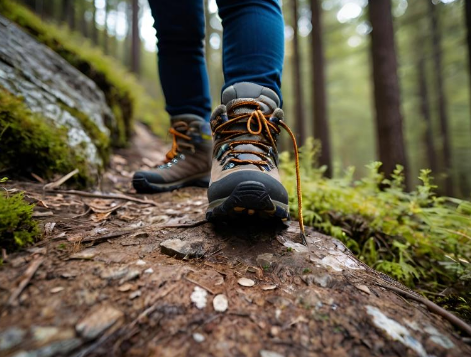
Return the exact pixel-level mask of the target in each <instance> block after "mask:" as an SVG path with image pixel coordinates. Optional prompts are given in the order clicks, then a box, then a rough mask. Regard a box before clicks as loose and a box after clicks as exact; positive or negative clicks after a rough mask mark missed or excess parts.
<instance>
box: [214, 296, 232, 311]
mask: <svg viewBox="0 0 471 357" xmlns="http://www.w3.org/2000/svg"><path fill="white" fill-rule="evenodd" d="M228 306H229V303H228V301H227V297H226V295H224V294H219V295H216V296H215V297H214V299H213V307H214V310H215V311H217V312H224V311H226V310H227V308H228Z"/></svg>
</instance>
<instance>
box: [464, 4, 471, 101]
mask: <svg viewBox="0 0 471 357" xmlns="http://www.w3.org/2000/svg"><path fill="white" fill-rule="evenodd" d="M464 5H465V6H464V9H465V10H464V11H465V17H466V31H467V36H466V43H467V45H468V74H469V85H470V87H471V1H465V2H464ZM470 107H471V101H470Z"/></svg>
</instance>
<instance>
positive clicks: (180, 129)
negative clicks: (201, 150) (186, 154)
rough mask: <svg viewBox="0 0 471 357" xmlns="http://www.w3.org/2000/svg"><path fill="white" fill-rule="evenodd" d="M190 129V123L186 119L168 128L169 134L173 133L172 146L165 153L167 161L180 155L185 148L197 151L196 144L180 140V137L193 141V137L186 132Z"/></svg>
mask: <svg viewBox="0 0 471 357" xmlns="http://www.w3.org/2000/svg"><path fill="white" fill-rule="evenodd" d="M188 129H189V125H188V123H186V122H184V121H179V122H175V123H174V124H173V125H172V127H171V128H170V129H169V130H168V132H169V134H171V135H172V148H171V149H170V151H169V152H168V153H167V154H166V155H165V158H166V160H165V163H168V162H170V161H172V160H173V159H174V158H175V157H176V156H178V155H179V154H180V153H181V152H182V150H183V149H189V150H190V151H191V152H194V151H195V147H194V145H192V144H190V143H185V142H181V141H180V142H178V138H180V139H183V140H186V141H191V140H192V138H191V137H190V136H188V135H186V134H184V133H186V132H187V131H188Z"/></svg>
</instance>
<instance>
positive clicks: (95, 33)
mask: <svg viewBox="0 0 471 357" xmlns="http://www.w3.org/2000/svg"><path fill="white" fill-rule="evenodd" d="M92 13H93V19H92V41H93V43H94V44H95V46H97V45H98V28H97V26H96V6H95V1H92Z"/></svg>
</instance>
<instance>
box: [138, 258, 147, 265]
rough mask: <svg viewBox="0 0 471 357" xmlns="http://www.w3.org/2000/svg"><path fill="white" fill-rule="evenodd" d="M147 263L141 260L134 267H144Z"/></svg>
mask: <svg viewBox="0 0 471 357" xmlns="http://www.w3.org/2000/svg"><path fill="white" fill-rule="evenodd" d="M146 264H147V263H146V262H145V261H143V260H142V259H139V260H138V261H137V262H136V265H146Z"/></svg>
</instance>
